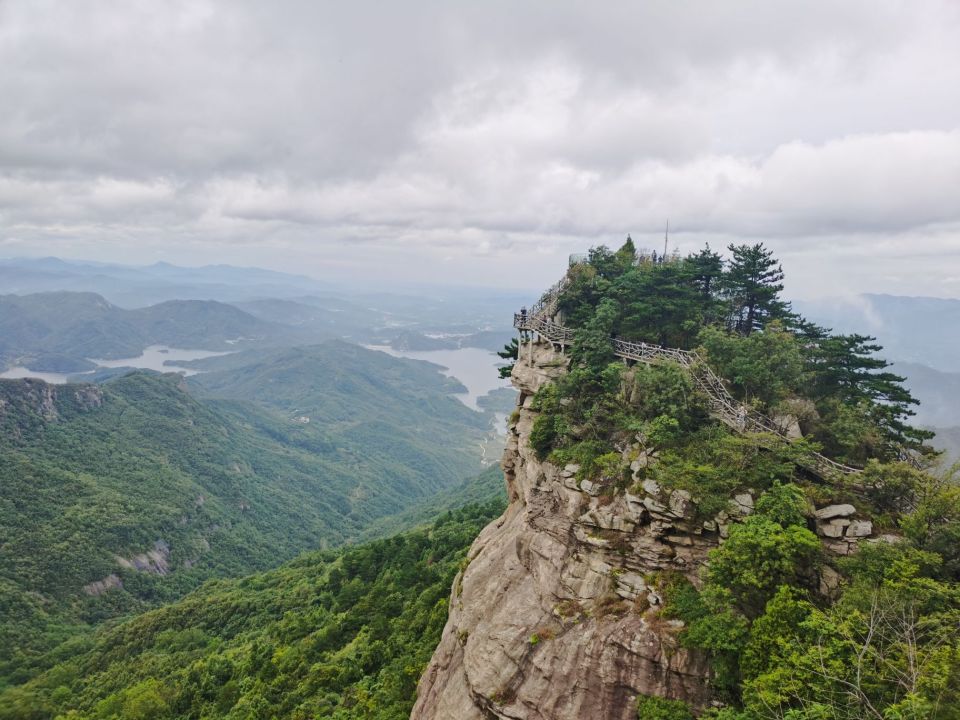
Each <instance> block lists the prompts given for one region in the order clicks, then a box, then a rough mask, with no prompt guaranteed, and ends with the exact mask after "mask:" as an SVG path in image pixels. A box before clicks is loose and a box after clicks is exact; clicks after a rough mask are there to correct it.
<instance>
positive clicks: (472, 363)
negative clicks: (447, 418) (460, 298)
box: [367, 345, 510, 410]
mask: <svg viewBox="0 0 960 720" xmlns="http://www.w3.org/2000/svg"><path fill="white" fill-rule="evenodd" d="M367 347H368V348H369V349H371V350H380V351H381V352H385V353H387V354H388V355H393V356H394V357H404V358H411V359H413V360H426V361H427V362H432V363H434V364H435V365H440V366H441V367H442V368H443V374H444V375H446V376H447V377H452V378H454V379H456V380H459V381H460V382H461V383H462V384H463V385H464V386H465V387H466V388H467V391H466V392H465V393H456V394H455V395H454V396H455V397H456V398H457V399H459V400H460V401H461V402H462V403H463V404H464V405H466V406H467V407H468V408H470V409H472V410H480V409H481V408H480V406H479V405H478V404H477V399H478V398H480V397H483V396H484V395H486V394H487V393H488V392H490V391H491V390H496V389H497V388H508V387H510V381H509V380H501V379H500V378H499V376H498V375H497V368H498V367H499V366H500V365H502V364H503V359H502V358H501V357H500V356H499V355H497V354H496V353H492V352H490V351H488V350H483V349H481V348H458V349H455V350H423V351H398V350H394V349H393V348H391V347H390V346H388V345H367Z"/></svg>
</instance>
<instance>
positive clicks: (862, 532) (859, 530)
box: [845, 520, 873, 538]
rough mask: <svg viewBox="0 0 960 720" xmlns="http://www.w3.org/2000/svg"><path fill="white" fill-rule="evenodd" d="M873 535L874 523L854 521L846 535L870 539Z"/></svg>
mask: <svg viewBox="0 0 960 720" xmlns="http://www.w3.org/2000/svg"><path fill="white" fill-rule="evenodd" d="M872 534H873V523H872V522H870V521H869V520H854V521H853V522H851V523H850V525H849V526H848V527H847V532H846V533H845V535H846V536H847V537H851V538H863V537H870V535H872Z"/></svg>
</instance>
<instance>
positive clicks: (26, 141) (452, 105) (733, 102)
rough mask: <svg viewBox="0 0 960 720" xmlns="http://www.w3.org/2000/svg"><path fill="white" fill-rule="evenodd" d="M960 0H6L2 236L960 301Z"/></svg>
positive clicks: (457, 278)
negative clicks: (648, 257) (767, 254)
mask: <svg viewBox="0 0 960 720" xmlns="http://www.w3.org/2000/svg"><path fill="white" fill-rule="evenodd" d="M957 38H960V2H957V1H956V0H947V1H945V2H938V1H937V0H911V1H909V2H894V1H890V0H845V1H844V2H836V1H835V0H830V1H829V2H824V1H819V0H804V1H803V2H783V1H778V0H756V1H751V2H747V1H737V0H730V1H727V2H722V3H717V2H712V1H710V0H703V1H702V2H691V1H687V0H663V1H662V2H650V1H646V2H639V1H638V0H629V1H625V2H619V1H617V0H610V1H604V2H599V1H594V2H585V1H584V2H572V1H564V0H541V1H537V0H529V1H528V2H523V3H518V2H515V1H506V0H504V1H502V2H501V1H498V0H485V2H482V3H480V2H467V1H463V2H457V1H453V2H451V1H450V0H445V1H443V2H432V1H423V0H411V1H410V2H404V3H399V2H386V1H384V2H368V1H364V0H358V1H351V2H349V3H344V2H321V1H319V0H312V1H304V2H295V1H286V0H276V1H271V2H243V1H242V0H224V1H223V2H211V1H208V0H185V1H183V2H179V1H178V0H169V1H165V2H156V1H155V0H146V1H140V0H117V1H116V2H100V1H97V0H70V1H67V0H61V1H60V2H47V1H46V0H0V256H3V257H13V256H45V255H56V256H60V257H65V258H83V259H92V260H100V261H116V262H123V263H150V262H154V261H157V260H164V261H168V262H174V263H178V264H183V265H200V264H205V263H221V262H223V263H231V264H237V265H259V266H261V267H268V268H272V269H277V270H285V271H293V272H298V273H304V274H310V275H313V276H316V277H320V278H325V277H327V278H338V279H340V280H344V279H350V278H360V277H363V278H364V279H365V280H367V281H370V280H371V279H372V280H374V281H377V282H383V283H384V284H390V283H391V282H395V281H398V280H402V281H403V282H404V283H405V284H409V283H410V282H431V283H441V284H442V283H448V284H452V285H461V284H464V285H488V286H495V287H511V288H539V287H543V286H544V285H547V284H550V283H551V282H553V281H554V280H555V279H556V278H557V277H558V275H559V274H560V273H561V272H562V269H563V267H564V266H565V264H566V258H567V256H568V254H569V253H573V252H580V251H583V250H586V249H587V248H589V247H591V246H595V245H598V244H607V245H618V244H619V243H621V242H622V241H623V238H624V237H625V235H626V234H627V233H631V234H632V236H633V238H634V240H635V242H636V243H637V245H639V246H645V245H648V246H650V247H658V248H659V247H661V246H662V243H663V234H664V226H665V224H666V222H667V221H668V220H669V223H670V228H671V234H670V243H671V247H672V248H676V249H679V250H680V251H689V250H695V249H699V248H700V247H702V246H703V245H704V244H705V243H710V244H711V246H712V247H714V248H715V249H720V248H724V247H726V246H727V245H729V244H730V243H743V242H749V243H754V242H764V243H766V244H767V245H768V246H769V247H771V248H772V249H773V250H774V251H775V252H776V253H777V255H778V256H779V257H780V258H781V260H782V261H783V264H784V269H785V270H786V272H787V277H788V291H790V293H791V294H792V295H793V296H794V297H800V298H817V297H825V296H833V295H841V294H855V293H860V292H888V293H892V294H906V295H934V296H942V297H960V42H958V40H957Z"/></svg>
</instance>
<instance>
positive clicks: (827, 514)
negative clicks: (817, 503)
mask: <svg viewBox="0 0 960 720" xmlns="http://www.w3.org/2000/svg"><path fill="white" fill-rule="evenodd" d="M856 511H857V509H856V508H855V507H854V506H853V505H847V504H844V505H827V506H826V507H823V508H820V509H819V510H817V511H816V512H815V513H814V515H816V516H817V519H818V520H829V519H830V518H836V517H850V516H851V515H853V514H854V513H855V512H856Z"/></svg>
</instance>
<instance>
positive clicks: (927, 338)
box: [794, 295, 960, 372]
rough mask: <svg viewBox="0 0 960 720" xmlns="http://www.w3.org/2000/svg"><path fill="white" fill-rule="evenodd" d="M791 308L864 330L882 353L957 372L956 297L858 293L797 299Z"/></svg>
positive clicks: (842, 328) (848, 329) (959, 322)
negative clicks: (881, 347) (835, 296)
mask: <svg viewBox="0 0 960 720" xmlns="http://www.w3.org/2000/svg"><path fill="white" fill-rule="evenodd" d="M794 308H795V309H796V310H797V311H799V312H800V313H801V314H802V315H804V316H806V317H807V318H809V319H810V320H813V321H814V322H817V323H820V324H821V325H825V326H827V327H830V328H832V329H833V330H834V332H840V333H853V332H856V333H860V334H865V333H869V334H871V335H874V336H876V338H877V340H878V341H879V342H880V344H881V345H883V347H884V352H883V355H884V357H886V358H888V359H890V360H894V361H898V362H907V363H916V364H921V365H926V366H928V367H932V368H935V369H937V370H940V371H943V372H960V300H953V299H943V298H930V297H902V296H898V295H858V296H856V297H849V298H826V299H823V300H817V301H798V302H795V303H794Z"/></svg>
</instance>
